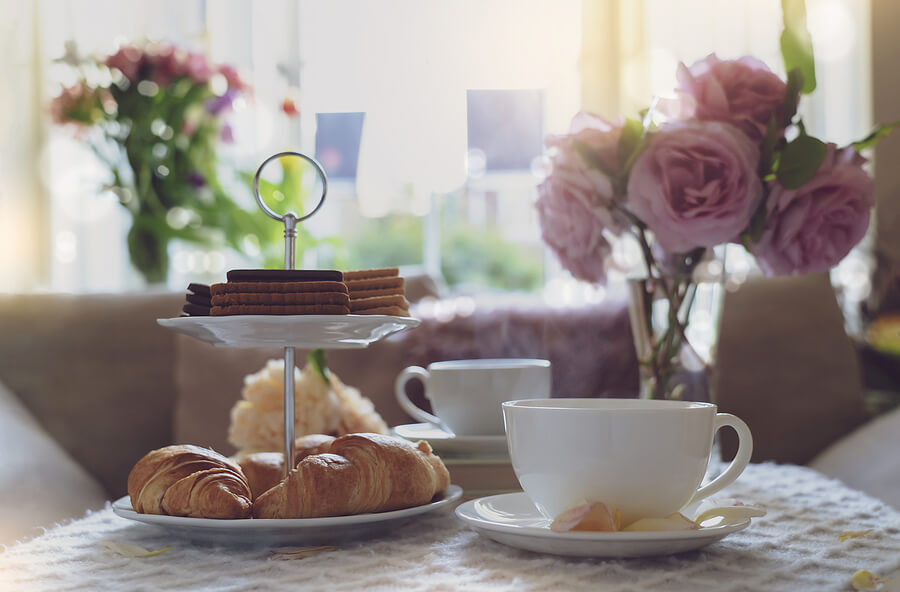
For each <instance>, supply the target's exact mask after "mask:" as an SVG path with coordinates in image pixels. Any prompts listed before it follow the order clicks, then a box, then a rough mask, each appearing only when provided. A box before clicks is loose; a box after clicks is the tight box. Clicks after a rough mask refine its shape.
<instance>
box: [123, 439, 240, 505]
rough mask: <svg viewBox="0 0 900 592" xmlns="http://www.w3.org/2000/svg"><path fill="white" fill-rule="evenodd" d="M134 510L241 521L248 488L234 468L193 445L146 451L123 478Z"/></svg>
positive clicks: (224, 460)
mask: <svg viewBox="0 0 900 592" xmlns="http://www.w3.org/2000/svg"><path fill="white" fill-rule="evenodd" d="M128 495H130V496H131V506H132V507H133V508H134V510H135V511H136V512H141V513H144V514H169V515H172V516H191V517H195V518H247V517H249V515H250V509H251V502H250V487H249V485H247V479H246V477H244V473H243V472H242V471H241V468H240V466H238V465H237V464H235V463H233V462H232V461H230V460H228V459H227V458H225V457H224V456H222V455H221V454H219V453H218V452H215V451H214V450H209V449H208V448H201V447H199V446H190V445H181V446H166V447H165V448H159V449H157V450H153V451H151V452H148V453H147V454H146V455H144V457H143V458H142V459H141V460H139V461H138V462H137V464H135V465H134V468H132V469H131V473H129V475H128Z"/></svg>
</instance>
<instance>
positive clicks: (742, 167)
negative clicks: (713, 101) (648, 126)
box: [628, 121, 763, 253]
mask: <svg viewBox="0 0 900 592" xmlns="http://www.w3.org/2000/svg"><path fill="white" fill-rule="evenodd" d="M758 162H759V151H758V150H757V147H756V144H754V143H753V142H751V141H750V140H749V139H748V138H747V136H746V135H744V134H742V133H741V132H740V131H739V130H738V129H737V128H735V127H734V126H731V125H728V124H725V123H719V122H716V121H693V122H673V123H669V124H666V125H663V126H662V127H660V128H659V130H658V131H656V132H653V134H652V135H651V137H650V140H649V141H648V144H647V148H646V149H645V150H644V152H643V153H642V154H641V155H640V156H639V157H638V159H637V160H636V161H635V163H634V167H633V168H632V169H631V174H630V176H629V180H628V203H629V206H630V208H631V211H632V212H633V213H634V214H635V215H637V217H638V218H640V219H641V220H642V221H643V222H644V223H645V224H646V225H647V227H648V228H649V229H650V230H651V231H653V234H654V235H655V237H656V240H657V242H658V243H659V245H660V246H661V247H662V248H663V249H665V250H666V251H669V252H671V253H683V252H685V251H688V250H690V249H693V248H696V247H711V246H714V245H717V244H720V243H723V242H729V241H732V240H735V239H736V238H737V237H738V236H739V235H740V233H741V231H743V230H744V228H746V226H747V223H748V222H750V218H751V217H752V216H753V212H754V210H755V208H756V206H757V204H759V200H760V199H761V197H762V191H763V188H762V183H761V182H760V180H759V177H757V175H756V167H757V164H758Z"/></svg>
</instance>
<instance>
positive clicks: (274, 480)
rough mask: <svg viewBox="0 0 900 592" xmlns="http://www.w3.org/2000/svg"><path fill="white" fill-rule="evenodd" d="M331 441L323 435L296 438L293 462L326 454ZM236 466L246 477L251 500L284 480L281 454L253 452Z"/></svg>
mask: <svg viewBox="0 0 900 592" xmlns="http://www.w3.org/2000/svg"><path fill="white" fill-rule="evenodd" d="M333 441H334V437H333V436H326V435H325V434H307V435H306V436H301V437H299V438H297V440H296V455H297V456H296V457H295V462H296V463H299V462H300V461H302V460H303V459H304V458H306V457H307V456H309V455H311V454H320V453H322V452H326V451H327V450H328V449H329V448H330V447H331V443H332V442H333ZM238 464H240V465H241V470H242V471H243V472H244V475H245V476H246V477H247V483H248V484H249V485H250V492H251V493H252V494H253V499H256V498H258V497H259V496H260V495H262V494H263V493H265V492H266V491H268V490H269V489H271V488H272V487H274V486H276V485H278V483H279V482H280V481H281V480H282V479H284V453H283V452H254V453H252V454H248V455H246V456H244V457H243V458H241V459H240V460H238Z"/></svg>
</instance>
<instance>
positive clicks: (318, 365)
mask: <svg viewBox="0 0 900 592" xmlns="http://www.w3.org/2000/svg"><path fill="white" fill-rule="evenodd" d="M306 359H307V360H309V363H310V364H312V367H313V368H314V369H315V371H316V372H318V373H319V376H321V377H322V380H324V381H325V382H326V383H330V382H331V381H330V380H329V379H328V364H327V363H326V362H325V350H324V349H321V348H316V349H314V350H312V351H311V352H309V355H308V356H306Z"/></svg>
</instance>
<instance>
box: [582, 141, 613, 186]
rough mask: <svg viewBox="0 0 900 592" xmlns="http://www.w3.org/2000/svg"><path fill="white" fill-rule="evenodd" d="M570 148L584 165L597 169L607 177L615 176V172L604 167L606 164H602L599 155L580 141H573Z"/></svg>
mask: <svg viewBox="0 0 900 592" xmlns="http://www.w3.org/2000/svg"><path fill="white" fill-rule="evenodd" d="M572 147H573V148H575V152H576V153H577V154H578V156H580V157H581V160H583V161H584V163H585V164H586V165H588V166H589V167H591V168H592V169H598V170H600V171H601V172H602V173H603V174H604V175H606V176H608V177H615V176H616V174H617V172H616V171H613V170H611V169H610V168H609V167H608V166H607V165H606V163H605V162H603V159H602V158H600V155H599V154H597V153H596V152H595V151H594V149H593V148H591V147H590V146H589V145H587V144H585V143H584V142H582V141H581V140H577V139H573V140H572Z"/></svg>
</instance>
